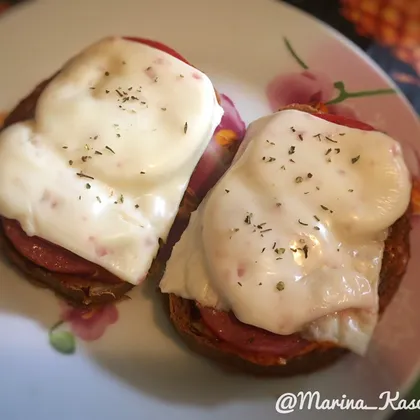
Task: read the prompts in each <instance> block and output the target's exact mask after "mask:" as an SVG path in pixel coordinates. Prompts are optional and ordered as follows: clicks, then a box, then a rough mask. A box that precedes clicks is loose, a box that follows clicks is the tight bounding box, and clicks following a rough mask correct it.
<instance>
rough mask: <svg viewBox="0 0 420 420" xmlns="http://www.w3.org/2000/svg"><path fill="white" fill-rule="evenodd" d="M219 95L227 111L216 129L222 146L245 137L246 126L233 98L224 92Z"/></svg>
mask: <svg viewBox="0 0 420 420" xmlns="http://www.w3.org/2000/svg"><path fill="white" fill-rule="evenodd" d="M219 97H220V105H221V107H222V108H223V110H224V111H225V113H224V115H223V117H222V121H221V122H220V124H219V126H218V127H217V128H216V130H215V136H216V139H217V141H218V143H219V144H220V145H221V146H229V145H230V144H231V143H232V142H234V141H236V140H241V139H242V138H243V137H244V135H245V129H246V126H245V123H244V122H243V121H242V118H241V116H240V115H239V112H238V110H237V109H236V107H235V105H234V103H233V102H232V100H231V99H230V98H228V97H227V96H226V95H224V94H221V95H220V96H219Z"/></svg>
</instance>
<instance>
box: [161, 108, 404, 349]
mask: <svg viewBox="0 0 420 420" xmlns="http://www.w3.org/2000/svg"><path fill="white" fill-rule="evenodd" d="M410 191H411V182H410V176H409V172H408V170H407V168H406V166H405V163H404V160H403V156H402V152H401V149H400V146H399V144H398V143H397V142H396V141H394V140H393V139H392V138H390V137H388V136H387V135H385V134H382V133H379V132H367V131H361V130H358V129H352V128H346V127H343V126H339V125H336V124H333V123H331V122H327V121H325V120H322V119H320V118H317V117H315V116H313V115H310V114H307V113H303V112H299V111H296V110H287V111H282V112H278V113H275V114H273V115H270V116H267V117H264V118H261V119H259V120H257V121H256V122H254V123H252V124H251V125H250V127H249V129H248V132H247V135H246V138H245V140H244V143H243V144H242V146H241V149H240V150H239V152H238V154H237V156H236V158H235V162H234V164H233V165H232V166H231V168H230V169H229V170H228V172H227V173H226V174H225V176H224V177H223V178H222V179H221V180H220V182H219V183H218V184H217V185H216V187H215V188H214V189H213V190H212V191H211V192H210V193H209V194H208V195H207V197H206V199H205V201H204V202H203V203H202V204H201V206H200V207H199V209H198V210H197V211H196V212H195V213H193V215H192V218H191V222H190V224H189V226H188V228H187V230H186V231H185V233H184V235H183V236H182V238H181V240H180V241H179V242H178V244H177V245H176V246H175V248H174V250H173V253H172V257H171V259H170V261H169V262H168V265H167V269H166V273H165V275H164V277H163V279H162V281H161V284H160V288H161V290H162V291H163V292H164V293H174V294H176V295H178V296H181V297H183V298H186V299H194V300H196V301H198V302H200V303H201V304H202V305H205V306H210V307H215V308H217V309H220V310H225V311H228V310H232V311H233V313H234V314H235V315H236V317H237V318H238V319H239V320H240V321H242V322H243V323H246V324H249V325H253V326H256V327H260V328H263V329H265V330H268V331H272V332H273V333H276V334H281V335H288V334H292V333H296V332H301V333H302V334H303V335H304V336H306V337H308V338H311V339H314V340H320V341H333V342H336V343H339V344H340V345H342V346H344V347H348V348H349V349H351V350H353V351H354V352H357V353H360V354H362V353H363V352H364V351H365V349H366V347H367V344H368V342H369V338H370V336H371V334H372V331H373V329H374V327H375V324H376V322H377V312H378V281H379V273H380V269H381V263H382V254H383V250H384V241H385V239H386V237H387V231H388V228H389V227H390V226H391V225H392V224H393V223H394V222H395V221H396V220H397V219H398V218H399V217H400V216H401V215H402V214H403V213H404V212H405V210H406V208H407V206H408V204H409V200H410Z"/></svg>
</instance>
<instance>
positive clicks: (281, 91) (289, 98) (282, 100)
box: [267, 70, 358, 120]
mask: <svg viewBox="0 0 420 420" xmlns="http://www.w3.org/2000/svg"><path fill="white" fill-rule="evenodd" d="M334 92H335V88H334V83H333V82H332V81H331V79H330V78H329V77H328V76H327V75H325V74H324V73H321V72H317V71H309V70H305V71H303V72H301V73H288V74H283V75H280V76H277V77H276V78H275V79H273V80H272V81H271V82H270V83H269V84H268V86H267V97H268V100H269V103H270V107H271V109H272V111H274V112H275V111H278V110H279V109H280V108H283V107H285V106H287V105H291V104H302V105H314V106H315V105H317V104H325V103H326V102H328V101H329V100H331V99H332V98H333V94H334ZM327 112H328V113H329V114H333V115H339V116H342V117H347V118H351V119H356V120H357V119H358V116H357V113H356V112H355V111H354V110H353V109H352V108H351V107H349V106H347V105H343V104H336V105H328V106H327Z"/></svg>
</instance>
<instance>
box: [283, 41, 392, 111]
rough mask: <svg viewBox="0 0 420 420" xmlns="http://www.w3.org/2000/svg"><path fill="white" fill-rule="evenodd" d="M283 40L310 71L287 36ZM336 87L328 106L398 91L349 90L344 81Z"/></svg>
mask: <svg viewBox="0 0 420 420" xmlns="http://www.w3.org/2000/svg"><path fill="white" fill-rule="evenodd" d="M283 42H284V45H285V47H286V49H287V51H289V53H290V55H291V56H292V57H293V58H294V60H295V61H296V63H297V64H298V65H299V66H300V67H301V68H302V69H303V70H304V71H309V66H308V65H307V64H306V63H305V62H304V61H303V60H302V58H301V57H300V56H299V55H298V53H297V52H296V50H295V49H294V48H293V46H292V44H291V43H290V41H289V40H288V39H287V38H286V37H283ZM334 87H335V88H336V90H337V91H338V94H337V96H336V97H335V98H334V99H331V100H329V101H328V102H326V103H325V105H327V106H328V105H335V104H338V103H340V102H343V101H345V100H346V99H349V98H362V97H366V96H378V95H390V94H395V93H396V91H395V89H374V90H361V91H357V92H347V90H346V87H345V85H344V82H343V81H337V82H335V83H334Z"/></svg>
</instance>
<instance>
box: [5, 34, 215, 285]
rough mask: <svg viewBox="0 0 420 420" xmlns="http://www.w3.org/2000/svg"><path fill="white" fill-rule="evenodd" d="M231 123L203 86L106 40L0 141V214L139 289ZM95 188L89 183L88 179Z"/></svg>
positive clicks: (154, 55) (157, 55)
mask: <svg viewBox="0 0 420 420" xmlns="http://www.w3.org/2000/svg"><path fill="white" fill-rule="evenodd" d="M222 114H223V110H222V108H221V107H220V106H219V105H218V103H217V98H216V94H215V92H214V88H213V85H212V83H211V82H210V80H209V79H208V78H207V76H206V75H204V74H203V73H201V72H200V71H198V70H196V69H194V68H193V67H191V66H189V65H187V64H185V63H183V62H181V61H180V60H178V59H176V58H174V57H172V56H170V55H169V54H166V53H164V52H162V51H159V50H156V49H153V48H151V47H148V46H146V45H143V44H140V43H137V42H132V41H128V40H124V39H122V38H109V39H104V40H102V41H100V42H98V43H96V44H94V45H92V46H90V47H88V48H87V49H86V50H84V51H83V52H82V53H81V54H79V55H78V56H76V57H75V58H73V59H72V60H70V61H69V62H68V63H67V64H66V65H65V66H64V68H63V69H62V70H61V72H60V73H59V74H58V75H57V76H56V77H55V78H54V79H53V80H52V81H51V82H50V83H49V84H48V86H47V88H46V89H45V90H44V91H43V93H42V95H41V97H40V98H39V101H38V104H37V107H36V114H35V119H34V120H31V121H26V122H22V123H18V124H15V125H12V126H10V127H9V128H7V129H6V130H4V131H3V132H2V133H1V135H0V214H2V215H3V216H5V217H7V218H10V219H16V220H18V221H19V222H20V224H21V225H22V228H23V230H24V231H25V232H26V233H27V234H28V235H37V236H40V237H42V238H44V239H46V240H49V241H50V242H53V243H54V244H57V245H60V246H62V247H64V248H66V249H68V250H70V251H72V252H74V253H75V254H77V255H79V256H81V257H83V258H85V259H86V260H88V261H91V262H93V263H96V264H98V265H100V266H102V267H103V268H105V269H107V270H108V271H109V272H111V273H113V274H115V275H116V276H118V277H119V278H120V279H122V280H125V281H127V282H130V283H132V284H138V283H139V282H140V281H141V279H142V278H144V276H145V275H146V273H147V271H148V270H149V268H150V264H151V262H152V260H153V258H154V257H155V255H156V253H157V250H158V247H159V244H158V242H159V238H162V239H164V240H165V239H166V237H167V234H168V232H169V229H170V227H171V225H172V223H173V220H174V218H175V216H176V214H177V211H178V207H179V204H180V201H181V199H182V196H183V193H184V191H185V189H186V187H187V185H188V182H189V179H190V176H191V174H192V172H193V170H194V168H195V166H196V164H197V162H198V160H199V158H200V157H201V155H202V153H203V152H204V150H205V148H206V147H207V145H208V143H209V141H210V139H211V136H212V134H213V132H214V130H215V128H216V127H217V125H218V124H219V123H220V120H221V117H222ZM92 178H93V179H92Z"/></svg>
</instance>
